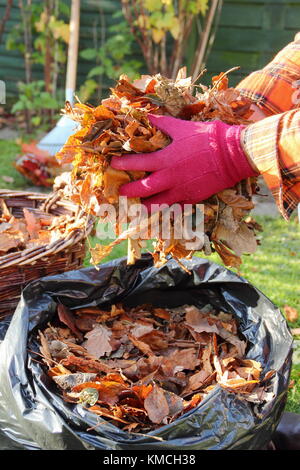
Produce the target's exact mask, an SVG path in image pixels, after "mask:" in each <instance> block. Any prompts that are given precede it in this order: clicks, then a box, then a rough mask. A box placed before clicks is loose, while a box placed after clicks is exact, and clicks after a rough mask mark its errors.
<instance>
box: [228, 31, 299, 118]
mask: <svg viewBox="0 0 300 470" xmlns="http://www.w3.org/2000/svg"><path fill="white" fill-rule="evenodd" d="M236 89H238V90H239V91H240V93H241V95H243V96H245V97H247V98H249V99H250V100H251V101H252V102H253V103H254V105H253V109H254V110H255V113H254V114H253V115H252V117H251V119H253V120H254V121H257V120H259V119H261V118H263V117H265V116H271V115H273V114H279V113H282V112H285V111H289V110H291V109H294V108H296V107H297V106H299V104H300V33H298V34H297V35H296V36H295V39H294V41H293V42H291V43H289V44H288V45H287V46H286V47H285V48H284V49H282V50H281V51H280V52H279V53H278V54H277V55H276V56H275V57H274V59H273V60H272V61H271V62H270V63H269V64H268V65H266V66H265V67H264V68H263V69H261V70H257V71H255V72H253V73H251V74H250V75H249V76H248V77H246V78H245V79H244V80H242V81H241V82H240V83H239V84H238V85H237V86H236Z"/></svg>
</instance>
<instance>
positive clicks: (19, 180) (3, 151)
mask: <svg viewBox="0 0 300 470" xmlns="http://www.w3.org/2000/svg"><path fill="white" fill-rule="evenodd" d="M20 152H21V147H20V146H19V145H18V144H16V143H15V142H14V141H12V140H1V139H0V188H1V189H25V188H26V187H27V186H30V183H29V182H28V181H27V180H26V179H25V178H24V177H23V176H22V175H21V174H20V173H19V172H18V171H17V170H16V169H15V167H14V166H13V162H14V161H15V159H16V156H17V155H20ZM3 177H4V178H3ZM6 177H9V179H10V178H12V180H11V181H7V180H6ZM31 186H32V184H31Z"/></svg>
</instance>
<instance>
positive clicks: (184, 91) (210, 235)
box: [55, 68, 261, 267]
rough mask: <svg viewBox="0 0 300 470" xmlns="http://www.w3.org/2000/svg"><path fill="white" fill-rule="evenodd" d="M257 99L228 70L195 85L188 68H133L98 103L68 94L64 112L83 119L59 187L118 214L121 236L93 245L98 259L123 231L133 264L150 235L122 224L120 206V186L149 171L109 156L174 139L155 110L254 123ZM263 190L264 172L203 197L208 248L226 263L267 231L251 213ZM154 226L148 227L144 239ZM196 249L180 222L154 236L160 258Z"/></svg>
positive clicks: (91, 209)
mask: <svg viewBox="0 0 300 470" xmlns="http://www.w3.org/2000/svg"><path fill="white" fill-rule="evenodd" d="M195 90H196V91H195ZM250 106H251V101H250V100H248V99H246V98H244V97H242V96H241V95H240V94H239V91H238V90H235V89H234V88H229V87H228V78H227V73H221V74H220V75H218V76H216V77H214V78H213V80H212V85H211V86H210V87H206V86H203V85H197V86H196V85H195V84H194V83H192V80H191V77H186V70H185V68H183V69H181V70H180V71H179V73H178V76H177V78H176V79H175V80H171V79H168V78H165V77H163V76H161V75H160V74H157V75H154V76H149V75H144V76H142V77H141V78H140V79H138V80H135V81H134V82H133V83H130V81H129V79H128V77H127V76H121V77H120V79H119V80H118V82H117V83H116V86H115V87H114V88H112V89H111V95H110V96H109V97H108V98H106V99H103V100H102V102H101V104H100V105H99V106H97V107H93V106H91V105H87V104H82V103H77V104H75V106H74V107H72V106H71V105H70V103H68V102H67V104H66V108H65V111H64V112H65V114H66V115H67V116H68V117H70V118H71V119H73V120H75V121H77V122H78V123H80V129H79V130H78V131H77V132H76V133H74V134H73V135H72V136H71V137H70V138H69V139H68V141H67V142H66V144H65V145H64V147H63V148H62V150H61V151H60V152H59V153H58V154H57V158H59V160H60V161H61V163H62V164H63V165H65V164H72V165H73V170H72V172H70V173H65V174H63V175H62V176H60V177H58V178H57V180H56V182H55V188H56V189H59V188H60V189H61V191H63V192H64V196H65V197H68V198H70V199H71V200H72V201H73V202H75V203H77V204H79V205H81V206H82V207H83V208H84V209H85V210H86V211H87V212H88V213H90V214H93V215H96V216H97V214H100V212H101V211H100V207H101V204H105V203H109V204H113V205H114V206H115V208H116V210H117V214H118V217H119V218H118V221H117V223H116V227H115V231H116V235H117V238H116V240H114V241H113V242H111V243H110V244H109V245H107V246H104V245H100V244H97V245H96V247H94V248H91V255H92V261H93V263H94V264H97V263H99V262H100V261H101V260H102V259H103V258H104V257H105V256H107V255H108V254H109V253H110V251H111V249H112V248H113V246H115V245H116V244H118V243H120V242H121V241H123V240H124V239H128V263H129V264H133V263H134V262H135V261H136V260H137V259H139V258H140V256H141V250H142V247H143V242H144V240H141V239H139V238H137V237H134V236H133V235H134V232H133V231H130V230H127V231H123V230H122V229H120V227H121V226H122V222H123V220H121V218H120V212H118V210H119V188H120V186H121V185H123V184H125V183H128V182H130V181H134V180H137V179H140V178H143V177H144V176H145V175H146V173H145V172H141V171H120V170H115V169H113V168H112V167H111V166H110V161H111V158H112V157H113V156H122V155H126V154H128V153H141V152H154V151H157V150H159V149H162V148H164V147H166V146H167V145H168V144H169V143H170V137H169V136H167V135H165V134H163V133H162V132H161V131H160V130H159V129H157V128H156V127H154V126H152V125H151V123H150V122H149V120H148V117H147V116H148V114H149V113H152V114H159V115H161V114H163V115H167V116H173V117H176V118H180V119H185V120H193V121H211V120H214V119H220V120H222V121H224V122H226V123H227V124H245V125H247V124H249V123H251V121H250V118H251V114H252V111H251V109H250ZM257 190H258V187H257V179H256V178H248V179H247V180H244V181H241V182H240V183H238V184H237V185H236V186H235V187H233V188H229V189H226V190H224V191H221V192H219V193H218V194H215V195H213V196H212V197H210V198H209V199H207V200H206V201H199V203H200V202H204V207H205V209H204V227H205V236H204V246H203V251H204V252H205V253H206V254H210V253H211V252H212V251H216V252H218V254H219V255H220V257H221V258H222V261H223V262H224V264H225V265H227V266H231V267H239V266H240V264H241V255H242V254H243V253H248V254H249V253H254V252H255V250H256V248H257V243H258V242H257V239H256V232H257V231H261V227H260V226H259V224H257V223H256V222H255V221H254V220H253V219H252V218H251V217H249V211H250V210H251V209H253V207H254V204H253V202H252V195H253V194H255V193H256V192H257ZM137 202H139V199H136V198H134V199H129V204H128V205H129V206H130V204H136V203H137ZM150 219H151V217H149V221H148V223H149V224H150ZM100 220H101V219H100ZM105 222H107V218H106V219H105ZM147 227H148V226H147ZM147 227H146V229H145V227H144V233H143V239H144V238H146V237H145V232H146V233H147V231H146V230H147ZM149 232H150V230H149ZM149 238H150V236H149ZM192 255H193V251H191V250H190V249H187V248H186V240H181V239H177V238H175V236H174V227H173V231H171V236H170V237H168V239H166V238H165V239H163V238H159V237H158V238H157V239H156V241H155V242H154V248H153V257H154V261H155V264H156V266H160V265H162V264H163V263H165V262H166V260H167V259H168V258H169V257H173V258H174V259H177V260H180V259H181V258H188V257H191V256H192Z"/></svg>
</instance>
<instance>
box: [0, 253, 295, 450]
mask: <svg viewBox="0 0 300 470" xmlns="http://www.w3.org/2000/svg"><path fill="white" fill-rule="evenodd" d="M185 266H186V267H187V268H188V269H189V270H190V274H189V273H187V272H186V271H185V270H183V269H182V267H180V266H179V265H178V263H176V262H175V261H173V260H172V261H169V262H168V263H167V264H165V265H164V266H163V267H161V268H159V269H157V268H154V267H152V260H151V258H150V257H147V256H145V257H144V258H143V259H142V260H140V261H138V262H137V263H136V264H135V265H133V266H127V265H126V260H125V259H118V260H114V261H112V262H110V263H107V264H104V265H102V266H101V269H100V270H99V271H97V270H96V269H95V268H86V269H81V270H77V271H71V272H68V273H64V274H61V275H57V276H51V277H45V278H42V279H40V280H37V281H33V282H32V283H31V284H30V285H28V286H27V287H26V288H25V290H24V292H23V296H22V298H21V301H20V303H19V305H18V307H17V310H16V312H15V314H14V317H13V319H12V321H11V324H10V326H9V329H8V331H7V333H6V336H5V339H4V341H3V342H2V344H1V346H0V430H1V431H0V448H1V446H2V448H6V449H7V448H13V449H16V448H19V449H73V450H74V449H105V450H117V449H126V450H137V449H147V450H148V449H149V450H150V449H181V450H185V449H210V450H212V449H218V450H221V449H261V448H263V447H264V445H265V444H266V443H267V442H269V440H270V438H271V435H272V434H273V432H274V431H275V429H276V427H277V425H278V423H279V420H280V417H281V415H282V412H283V409H284V406H285V402H286V395H287V388H288V381H289V375H290V368H291V356H292V337H291V334H290V333H289V330H288V327H287V323H286V321H285V319H284V317H283V316H282V314H281V313H280V311H279V309H278V308H277V307H276V306H275V305H274V304H273V303H272V302H271V301H270V300H269V299H268V298H266V297H265V295H263V294H262V293H261V292H260V291H259V290H257V289H256V288H254V287H253V286H251V285H250V284H249V283H247V281H246V280H245V279H243V278H241V277H238V276H237V275H235V274H234V273H232V272H231V271H229V270H227V269H225V268H224V267H222V266H219V265H217V264H214V263H210V262H208V261H207V260H204V259H200V258H194V259H193V260H191V261H186V262H185ZM57 302H61V303H63V304H65V305H67V306H69V307H71V308H72V307H75V306H76V307H78V306H81V307H84V306H95V305H99V306H100V305H101V307H103V308H105V307H109V305H111V304H112V303H116V302H123V303H125V304H126V305H129V306H135V305H139V304H144V303H150V304H153V305H155V306H160V307H175V306H180V305H183V304H194V305H196V306H198V307H200V308H201V307H202V306H204V305H205V304H207V303H210V304H212V305H213V306H215V307H218V308H221V309H222V310H224V311H227V312H231V313H234V314H235V315H236V317H237V319H238V321H239V325H240V331H241V332H242V333H243V335H244V337H245V338H246V340H247V341H248V343H249V346H248V348H247V357H248V358H251V359H254V360H257V361H259V362H261V363H262V366H263V374H265V373H266V372H267V371H269V370H271V369H275V370H276V374H275V375H274V376H273V377H272V378H271V379H270V380H269V382H268V385H269V389H268V390H269V391H271V392H273V393H274V397H273V398H272V399H271V400H269V401H268V402H263V403H261V404H258V405H257V404H253V403H249V402H247V401H245V400H242V399H240V398H239V397H237V395H236V394H233V393H229V392H228V391H226V390H224V389H222V388H221V387H219V386H216V387H215V388H214V390H213V391H212V392H211V393H210V394H209V395H208V396H207V397H206V398H205V399H204V400H203V401H202V402H201V403H200V405H199V406H198V407H197V408H195V409H193V410H191V411H189V412H188V413H186V414H185V415H183V416H182V417H180V418H179V419H177V420H176V421H174V422H173V423H171V424H168V425H165V426H162V427H161V428H159V429H157V430H155V431H152V432H151V433H149V434H147V435H146V436H145V435H139V434H138V433H131V434H129V433H127V432H124V431H122V430H120V429H118V428H117V427H115V426H114V425H112V424H110V423H108V422H107V421H105V419H101V418H99V417H98V416H96V415H95V414H93V413H92V412H89V411H88V410H86V409H84V408H83V407H82V406H81V405H77V404H70V403H66V402H64V401H63V400H62V399H61V398H60V396H59V394H58V392H57V389H56V387H55V384H54V383H53V382H52V380H51V379H49V377H48V376H47V375H46V373H45V369H44V368H43V366H42V365H41V364H40V363H39V362H36V361H35V360H34V358H36V357H37V356H33V355H32V354H31V353H30V352H29V351H28V349H29V350H31V349H34V348H35V347H36V343H35V339H34V338H35V334H36V332H37V330H38V329H40V328H42V327H43V326H45V325H46V324H47V322H48V321H50V320H51V318H52V316H53V314H54V313H55V311H56V305H57ZM99 422H100V423H101V424H100V425H99V426H97V427H96V428H95V429H93V430H91V431H87V429H88V428H90V427H93V426H95V425H96V424H97V423H99ZM1 434H2V437H1ZM4 437H5V438H4ZM157 437H158V438H160V439H162V440H159V439H157Z"/></svg>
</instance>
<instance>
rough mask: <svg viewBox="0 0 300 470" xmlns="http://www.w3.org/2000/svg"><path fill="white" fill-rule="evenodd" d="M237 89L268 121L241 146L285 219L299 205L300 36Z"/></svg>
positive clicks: (252, 129)
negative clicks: (260, 175) (263, 180)
mask: <svg viewBox="0 0 300 470" xmlns="http://www.w3.org/2000/svg"><path fill="white" fill-rule="evenodd" d="M236 88H237V89H238V90H239V91H240V93H241V95H243V96H245V97H247V98H249V99H251V100H252V101H253V102H254V103H255V104H256V105H257V106H258V107H259V108H260V109H261V110H262V111H263V112H264V114H265V115H267V116H270V117H268V118H266V119H263V120H262V121H259V122H256V123H255V124H251V125H250V126H248V128H247V129H246V131H245V133H244V146H245V150H246V152H247V153H248V155H249V157H250V158H251V159H252V160H253V162H254V163H255V165H256V166H257V168H258V170H259V171H260V173H261V174H262V176H263V177H264V179H265V182H266V184H267V185H268V187H269V188H270V190H271V191H272V194H273V196H274V199H275V201H276V203H277V205H278V208H279V210H280V212H281V214H282V215H283V216H284V218H285V219H289V217H290V215H291V213H292V212H293V210H294V209H295V208H296V207H297V205H298V203H299V202H300V150H299V149H300V108H299V104H300V33H298V34H297V35H296V37H295V40H294V41H293V42H291V43H290V44H288V45H287V46H286V47H285V48H284V49H282V51H280V52H279V53H278V54H277V55H276V56H275V58H274V59H273V60H272V61H271V62H270V63H269V64H268V65H267V66H266V67H264V68H263V69H262V70H258V71H256V72H253V73H252V74H250V75H249V76H248V77H246V78H245V79H244V80H243V81H242V82H240V83H239V84H238V86H237V87H236ZM297 108H298V109H297Z"/></svg>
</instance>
